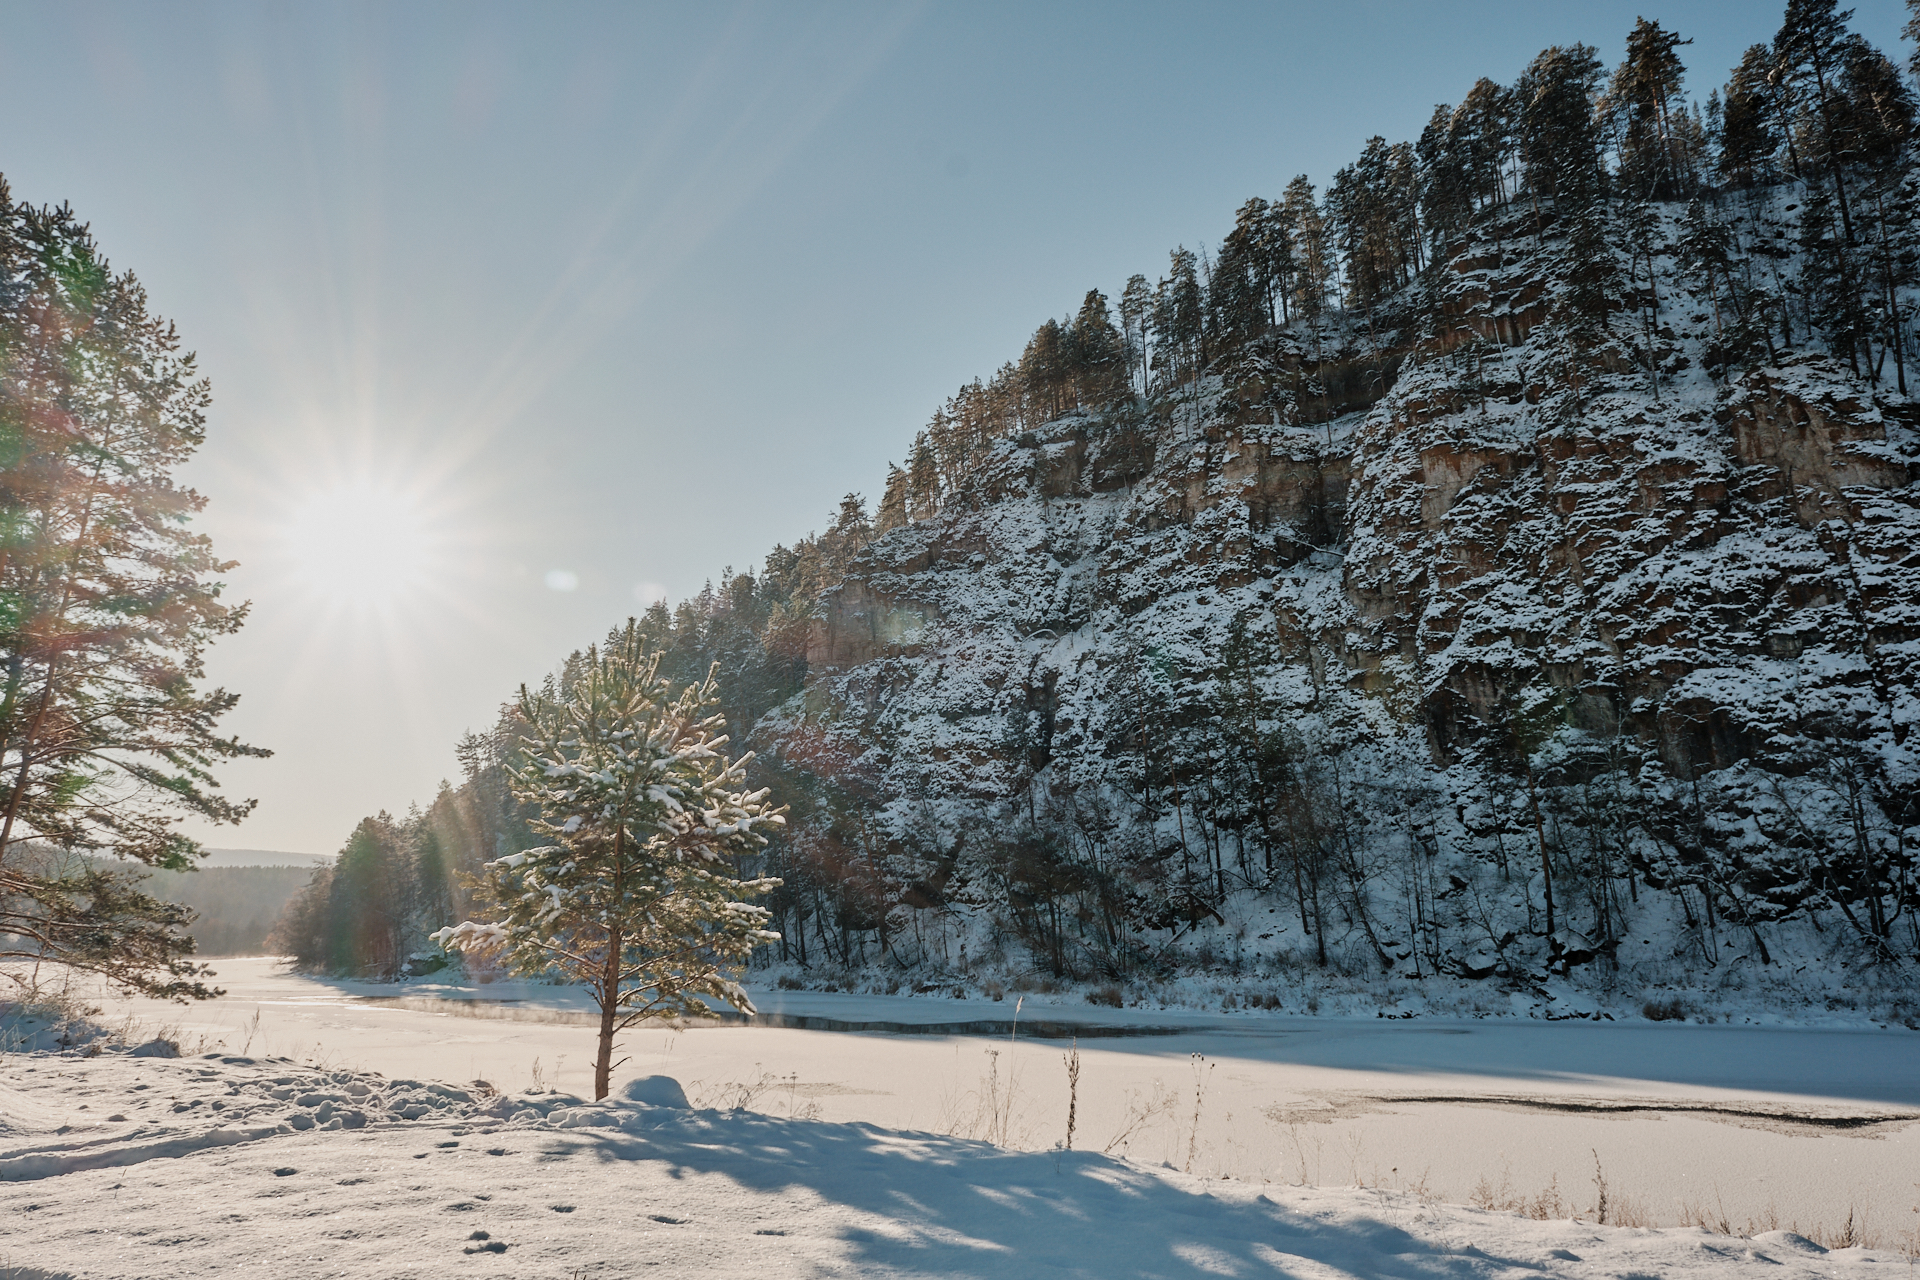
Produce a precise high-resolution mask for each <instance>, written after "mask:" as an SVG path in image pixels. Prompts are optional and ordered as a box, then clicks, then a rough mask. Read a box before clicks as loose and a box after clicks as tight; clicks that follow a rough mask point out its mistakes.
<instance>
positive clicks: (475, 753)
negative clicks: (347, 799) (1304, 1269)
mask: <svg viewBox="0 0 1920 1280" xmlns="http://www.w3.org/2000/svg"><path fill="white" fill-rule="evenodd" d="M1848 16H1849V15H1848V14H1847V13H1845V12H1844V11H1840V10H1838V9H1836V7H1835V6H1834V4H1833V3H1832V2H1831V0H1790V2H1789V3H1788V4H1787V6H1786V9H1785V13H1784V15H1783V18H1782V25H1781V27H1780V29H1779V33H1778V35H1777V37H1776V38H1775V39H1774V40H1773V41H1772V42H1771V43H1770V44H1761V45H1755V46H1753V47H1752V48H1751V49H1748V50H1747V51H1746V53H1745V55H1744V56H1743V57H1742V58H1741V60H1740V62H1739V64H1738V65H1737V66H1735V67H1732V68H1731V69H1726V70H1724V72H1723V70H1722V69H1720V68H1712V67H1701V66H1690V65H1688V63H1687V56H1688V53H1689V42H1688V40H1687V38H1686V36H1687V33H1686V32H1684V31H1676V30H1671V29H1668V28H1667V27H1665V26H1663V25H1662V24H1661V23H1660V22H1658V21H1655V20H1652V19H1645V18H1643V19H1641V20H1640V21H1639V22H1638V23H1637V24H1636V25H1635V27H1634V28H1633V30H1632V32H1631V34H1630V35H1629V37H1628V40H1627V45H1626V50H1627V51H1626V56H1625V59H1624V60H1623V61H1622V62H1620V64H1619V65H1617V66H1607V65H1604V64H1603V63H1602V61H1601V60H1600V59H1599V57H1598V55H1597V53H1596V51H1595V50H1594V49H1592V48H1589V47H1586V46H1583V45H1571V46H1556V47H1553V48H1548V49H1546V50H1543V51H1542V52H1541V53H1540V54H1539V55H1538V56H1537V57H1535V58H1534V59H1533V60H1532V61H1531V62H1530V63H1528V64H1527V65H1526V66H1524V67H1519V68H1514V67H1508V68H1489V70H1491V71H1496V72H1499V73H1500V74H1501V75H1502V76H1504V78H1482V79H1479V80H1476V81H1471V82H1469V81H1467V80H1465V79H1464V78H1463V80H1462V83H1461V85H1460V96H1459V99H1458V101H1457V102H1454V103H1448V104H1442V105H1439V106H1437V107H1435V108H1434V110H1433V113H1432V116H1431V118H1430V119H1427V120H1425V121H1419V120H1411V121H1408V122H1407V126H1406V130H1405V132H1404V135H1403V137H1402V139H1401V140H1390V139H1388V138H1386V137H1373V138H1369V139H1366V140H1364V141H1363V142H1361V143H1359V145H1358V146H1357V149H1356V151H1355V153H1354V154H1353V158H1352V161H1351V163H1349V164H1347V165H1346V166H1345V167H1343V168H1341V169H1339V171H1338V172H1337V173H1335V174H1334V175H1333V177H1332V179H1331V181H1329V182H1326V183H1325V184H1324V185H1323V186H1322V187H1320V188H1316V186H1315V184H1314V183H1313V182H1311V181H1309V180H1308V178H1307V177H1305V176H1301V177H1295V178H1292V180H1291V181H1287V180H1285V175H1276V180H1275V182H1274V184H1273V186H1272V187H1271V188H1269V190H1268V191H1267V192H1265V193H1264V194H1261V195H1254V196H1251V197H1250V198H1248V199H1247V200H1246V201H1245V203H1243V204H1242V205H1240V207H1239V208H1238V209H1237V210H1228V209H1222V210H1221V211H1220V226H1221V228H1222V234H1221V237H1220V239H1219V240H1218V242H1216V243H1208V244H1194V245H1180V246H1175V247H1173V248H1172V249H1171V251H1170V252H1169V254H1168V256H1167V258H1166V259H1165V260H1164V261H1162V262H1160V263H1157V264H1151V263H1140V264H1115V266H1116V272H1117V273H1118V272H1124V271H1125V270H1126V269H1127V267H1128V266H1129V265H1135V266H1137V267H1138V268H1139V270H1138V273H1137V274H1132V275H1130V276H1127V277H1126V278H1125V280H1124V283H1118V284H1117V287H1114V286H1109V287H1108V289H1107V291H1103V290H1102V289H1100V288H1090V289H1088V290H1087V292H1086V293H1085V295H1084V296H1083V297H1081V298H1078V299H1073V298H1064V299H1061V302H1062V304H1063V312H1062V314H1061V315H1059V316H1058V317H1057V318H1046V319H1044V320H1042V322H1041V323H1040V324H1039V327H1038V328H1037V329H1035V330H1034V331H1033V335H1032V337H1031V338H1030V339H1029V340H1028V341H1027V343H1026V345H1025V347H1024V349H1023V350H1021V351H1019V352H1018V353H1013V352H1009V353H1008V354H1009V356H1010V357H1012V358H1010V359H1008V360H1007V362H1006V363H1004V364H1002V365H1001V366H1000V367H999V368H998V369H996V370H992V371H990V372H983V373H981V375H980V376H978V377H974V378H972V379H971V380H970V381H966V382H964V383H963V384H961V385H960V386H959V387H958V388H957V389H956V390H955V391H954V392H953V394H952V395H951V396H950V397H948V398H947V399H946V400H945V402H944V403H941V404H938V405H935V406H933V407H932V411H931V414H930V416H929V417H928V419H927V421H926V423H925V425H924V426H922V427H921V428H920V429H919V430H918V431H915V432H912V433H911V435H910V436H909V435H908V433H907V432H905V431H903V432H902V436H901V448H902V451H903V452H902V456H901V460H900V461H899V463H898V464H897V465H895V466H893V467H891V468H890V469H889V472H888V476H887V480H886V484H885V488H884V491H883V492H881V493H880V494H879V495H878V496H877V498H875V499H874V500H873V501H868V500H866V499H865V498H863V497H862V496H860V495H857V494H848V495H847V497H846V498H845V499H844V500H843V501H842V502H841V503H840V506H839V508H838V510H836V511H834V512H832V513H831V514H830V515H829V516H828V517H827V520H826V523H825V524H824V526H823V528H822V529H821V530H820V531H819V532H816V533H810V534H808V535H807V536H805V537H801V538H798V539H796V540H794V541H793V542H791V543H790V544H788V545H780V546H775V547H773V548H772V549H771V550H770V551H768V552H767V554H766V557H765V560H764V563H762V564H760V565H759V566H757V567H753V568H749V569H734V568H727V569H724V570H721V571H720V572H718V573H717V574H716V576H715V577H714V578H713V580H712V582H711V584H710V585H709V586H708V587H707V588H706V589H705V590H703V591H701V592H700V593H699V594H698V595H697V596H695V597H693V598H691V599H688V600H684V601H682V602H680V603H679V604H678V605H677V606H673V607H669V606H668V605H666V604H659V605H655V606H653V607H652V608H650V609H649V610H647V611H646V612H645V614H644V615H643V616H641V617H640V618H639V619H638V620H637V624H636V625H637V629H638V632H639V634H640V635H641V636H642V637H643V638H644V639H645V641H646V643H647V644H648V645H649V646H650V647H651V648H652V649H653V650H654V651H657V652H658V653H659V654H661V655H662V657H661V659H660V661H661V666H660V670H661V672H662V673H664V674H666V675H669V676H670V677H671V678H672V679H673V680H674V681H677V682H679V683H681V684H682V685H685V684H691V683H694V682H698V681H702V680H704V679H705V677H706V676H707V674H708V672H709V671H710V670H711V671H713V672H714V673H715V679H716V681H717V688H718V696H719V698H720V710H721V712H722V713H723V714H724V717H725V721H726V732H727V733H728V734H729V735H730V743H731V750H733V751H735V752H739V751H744V750H751V751H752V752H753V753H754V754H753V758H752V760H751V761H750V762H749V764H748V766H747V773H748V777H749V778H750V780H751V783H752V785H753V786H755V787H764V788H769V789H770V792H769V795H770V797H771V798H770V800H769V802H768V803H769V804H772V805H775V806H785V814H784V816H785V825H784V826H783V827H779V828H777V829H770V830H769V834H768V839H769V843H768V844H767V845H766V847H765V848H764V849H760V850H757V851H754V852H752V853H743V854H741V855H739V857H738V858H737V859H736V865H735V866H734V867H733V868H732V872H731V874H734V875H736V876H737V877H739V878H741V879H752V878H755V877H774V878H777V879H778V880H779V882H780V885H779V887H778V888H777V889H775V890H773V891H772V892H771V893H770V894H769V895H768V896H767V897H765V898H764V899H762V900H761V905H763V906H764V907H766V908H767V909H768V916H769V923H768V928H770V929H772V930H775V931H777V932H778V934H779V940H778V941H777V942H771V943H767V944H766V945H762V946H760V947H759V949H758V950H757V951H756V952H755V953H754V956H753V958H752V961H751V963H752V964H753V965H754V966H757V967H761V968H763V969H764V968H771V969H774V970H777V973H776V974H771V975H764V976H766V977H769V978H777V980H778V981H779V982H780V983H781V984H783V985H792V986H796V987H818V988H827V989H845V990H854V989H858V990H870V989H878V990H889V991H894V990H901V989H920V990H937V989H958V990H961V991H969V992H973V993H975V996H976V998H977V997H978V995H980V994H986V995H988V996H996V997H997V996H998V995H999V994H1000V993H1002V992H1005V991H1029V990H1043V991H1081V992H1084V993H1085V994H1086V996H1087V998H1089V999H1093V1000H1095V1001H1097V1002H1106V1003H1114V1004H1119V1003H1135V1002H1137V1001H1141V1000H1149V1001H1150V1000H1154V999H1165V1000H1169V1001H1176V1002H1198V1003H1203V1004H1207V1005H1210V1006H1212V1007H1216V1008H1217V1007H1222V1006H1224V1007H1241V1006H1246V1005H1260V1006H1263V1007H1268V1008H1275V1007H1279V1008H1287V1009H1292V1010H1296V1011H1303V1012H1304V1011H1307V1010H1310V1009H1314V1010H1317V1009H1318V1008H1320V1007H1321V1004H1322V1002H1328V1001H1331V1002H1334V1004H1335V1005H1336V1006H1337V1007H1350V1006H1351V1004H1352V1002H1353V1001H1357V1000H1358V1001H1366V1002H1370V1003H1369V1004H1367V1005H1366V1007H1368V1008H1372V1007H1379V1008H1382V1009H1392V1008H1396V1007H1403V1006H1404V1007H1411V1004H1412V1003H1415V1002H1419V1001H1424V1002H1426V1006H1427V1007H1433V1008H1437V1009H1452V1010H1476V1009H1477V1010H1483V1011H1484V1010H1489V1009H1497V1010H1499V1011H1503V1012H1504V1011H1506V1010H1508V1009H1509V1008H1511V1007H1519V1008H1522V1009H1523V1010H1524V1009H1525V1008H1528V1007H1532V1008H1535V1009H1537V1010H1540V1011H1543V1012H1544V1013H1546V1014H1549V1015H1552V1016H1558V1015H1559V1014H1560V1013H1577V1012H1580V1011H1582V1010H1591V1009H1604V1008H1613V1007H1616V1006H1617V1007H1625V1008H1630V1009H1632V1010H1634V1011H1636V1012H1638V1011H1640V1010H1642V1009H1657V1008H1661V1007H1679V1006H1680V1004H1681V1003H1682V1002H1691V1003H1694V1004H1705V1005H1709V1006H1710V1005H1712V1004H1713V1003H1715V1002H1717V1001H1733V1000H1739V1001H1741V1002H1744V1003H1746V1004H1749V1005H1752V1004H1755V1003H1758V1004H1760V1005H1763V1006H1781V1007H1786V1006H1806V1005H1812V1006H1815V1007H1822V1008H1848V1009H1860V1010H1864V1011H1869V1012H1871V1013H1872V1014H1873V1016H1876V1017H1886V1018H1891V1019H1895V1020H1900V1021H1905V1022H1907V1024H1908V1025H1916V1024H1920V980H1917V979H1916V975H1917V974H1920V399H1916V398H1915V396H1916V393H1920V341H1916V325H1915V321H1916V313H1917V312H1920V138H1917V137H1916V132H1915V130H1916V111H1917V110H1920V107H1917V104H1916V98H1915V92H1914V84H1915V76H1916V75H1920V65H1915V64H1913V63H1910V62H1907V61H1906V59H1907V58H1908V56H1909V50H1908V49H1901V50H1894V51H1884V50H1882V49H1879V48H1876V47H1874V46H1873V45H1871V44H1869V43H1868V42H1867V41H1866V40H1864V39H1863V38H1861V37H1860V36H1859V35H1857V34H1855V33H1854V32H1853V31H1852V30H1851V29H1850V28H1849V25H1848ZM1916 23H1920V18H1916ZM1896 58H1899V59H1901V61H1896V60H1895V59H1896ZM1117 280H1118V274H1116V282H1117ZM717 567H718V566H716V568H717ZM620 621H621V620H619V619H609V620H608V623H609V626H610V627H613V628H614V630H616V631H618V630H619V628H618V627H617V625H616V624H618V623H619V622H620ZM592 638H594V637H584V636H583V637H582V638H581V640H582V645H583V652H582V653H581V654H577V655H576V656H575V657H574V658H573V659H572V660H570V661H569V663H568V664H567V665H566V666H565V667H563V668H562V669H561V670H559V671H557V672H555V673H553V674H552V675H550V676H548V677H547V680H546V682H545V685H544V688H545V691H546V692H545V695H543V696H549V697H552V696H558V695H560V694H562V693H564V692H565V691H566V690H567V689H568V688H570V687H571V683H572V682H573V681H574V680H575V679H576V678H577V677H578V676H579V674H580V672H581V671H583V670H584V669H585V668H584V666H583V664H585V663H586V662H587V661H588V657H587V655H586V653H585V652H584V646H585V642H586V641H587V640H588V639H592ZM541 687H542V686H541V685H539V684H538V682H535V688H536V690H537V689H540V688H541ZM512 692H513V691H511V690H504V689H503V690H501V691H500V695H501V702H502V710H501V713H500V718H499V720H498V722H497V723H496V724H494V725H492V726H489V727H487V728H485V729H484V730H483V731H480V732H475V733H472V734H469V735H468V736H467V737H466V738H465V739H464V740H463V741H461V742H460V743H459V746H458V758H459V761H460V765H461V774H460V776H459V778H458V780H457V781H455V782H450V783H449V784H447V785H445V786H444V787H443V789H442V790H441V791H440V793H439V794H438V795H437V796H435V797H433V798H432V800H431V802H430V803H428V804H426V805H425V806H424V807H416V808H414V809H411V810H409V811H408V812H407V813H405V814H404V815H401V816H395V815H394V814H390V813H380V814H377V815H374V816H370V817H368V818H366V819H365V820H364V821H363V822H361V823H360V825H359V826H358V827H357V828H356V829H355V830H354V831H353V832H352V833H351V834H350V836H349V837H348V839H347V840H346V843H345V846H344V848H343V850H342V852H341V855H340V857H339V859H338V861H337V863H336V864H335V865H333V866H331V867H329V868H326V869H323V870H322V871H320V872H318V873H316V875H315V877H314V879H313V880H312V882H311V883H310V884H309V885H308V886H307V887H306V888H305V889H304V890H303V891H302V892H301V893H300V894H299V895H298V896H297V897H296V899H295V900H294V902H293V904H292V906H291V907H290V908H289V910H288V912H287V914H286V915H285V916H284V917H283V918H282V920H281V922H280V924H279V926H278V938H279V942H280V945H281V946H282V947H283V948H284V949H285V950H286V951H287V952H288V953H289V954H292V955H295V956H296V957H298V959H299V960H300V961H301V962H302V963H303V964H306V965H308V966H313V967H317V968H324V969H329V970H333V971H342V972H358V973H368V972H371V973H378V974H389V975H398V974H402V973H409V972H420V971H422V970H425V969H430V968H433V967H436V966H440V965H444V964H446V963H450V962H452V963H458V962H459V961H458V960H457V959H453V960H451V961H450V959H449V957H448V956H446V955H445V954H443V953H440V952H438V951H437V950H436V949H435V948H434V947H433V946H432V945H431V944H430V943H428V941H427V934H428V933H429V932H430V931H432V930H433V929H436V928H439V927H440V926H442V925H444V924H447V923H448V922H451V921H456V920H461V919H466V918H469V917H472V918H487V913H488V911H489V910H491V909H492V908H493V906H494V904H491V903H489V902H488V901H487V898H486V895H487V893H488V888H487V883H488V882H487V879H486V876H485V874H484V872H483V870H482V867H483V864H485V863H487V862H489V861H491V860H493V859H496V858H499V857H501V856H503V855H507V854H512V853H514V852H516V851H522V850H526V849H528V848H530V847H532V846H534V845H536V844H538V843H540V839H541V838H540V837H539V836H536V835H535V834H534V830H533V827H532V826H530V825H529V824H530V822H532V821H533V820H534V819H536V818H537V816H538V815H537V814H534V813H531V812H529V811H527V810H526V809H524V808H523V806H522V805H521V804H520V803H519V802H517V801H516V800H515V799H514V793H513V791H512V789H511V788H510V786H509V785H508V784H509V779H510V777H511V776H512V775H513V773H514V770H515V768H516V763H517V759H518V753H520V752H522V751H524V750H525V749H526V747H525V738H524V736H523V735H524V734H525V732H526V729H527V726H525V725H524V724H523V723H522V722H521V719H520V713H519V712H518V711H517V710H516V709H515V708H516V707H517V706H519V705H521V704H520V703H519V702H517V701H516V700H515V699H514V698H513V697H512V696H511V695H512ZM395 800H396V802H400V801H403V800H404V797H396V798H395ZM1341 1002H1347V1004H1345V1005H1342V1004H1341ZM1662 1002H1668V1003H1667V1004H1664V1005H1663V1004H1662Z"/></svg>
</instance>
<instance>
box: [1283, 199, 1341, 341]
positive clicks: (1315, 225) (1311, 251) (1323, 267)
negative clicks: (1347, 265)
mask: <svg viewBox="0 0 1920 1280" xmlns="http://www.w3.org/2000/svg"><path fill="white" fill-rule="evenodd" d="M1281 205H1282V207H1283V208H1284V209H1285V211H1286V216H1287V218H1288V220H1289V222H1290V224H1291V226H1292V229H1293V243H1294V262H1295V264H1296V269H1295V271H1294V276H1293V280H1294V287H1293V313H1294V315H1295V316H1296V317H1298V318H1299V319H1302V320H1305V321H1306V322H1307V323H1309V324H1318V323H1319V321H1320V317H1321V316H1322V315H1324V314H1325V313H1326V308H1327V292H1328V290H1329V289H1330V288H1331V287H1332V285H1333V246H1332V244H1331V243H1330V241H1329V237H1328V235H1327V224H1326V219H1325V217H1324V216H1322V214H1321V211H1320V205H1319V202H1318V200H1317V199H1315V197H1314V191H1313V183H1311V182H1309V181H1308V180H1307V175H1305V174H1304V173H1303V174H1301V175H1300V176H1299V177H1297V178H1295V179H1294V180H1293V181H1292V182H1289V183H1288V184H1287V190H1286V194H1285V195H1284V196H1282V198H1281Z"/></svg>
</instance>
